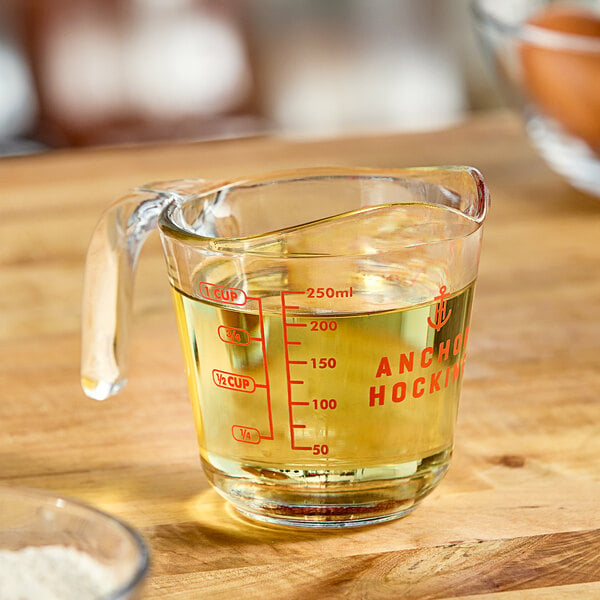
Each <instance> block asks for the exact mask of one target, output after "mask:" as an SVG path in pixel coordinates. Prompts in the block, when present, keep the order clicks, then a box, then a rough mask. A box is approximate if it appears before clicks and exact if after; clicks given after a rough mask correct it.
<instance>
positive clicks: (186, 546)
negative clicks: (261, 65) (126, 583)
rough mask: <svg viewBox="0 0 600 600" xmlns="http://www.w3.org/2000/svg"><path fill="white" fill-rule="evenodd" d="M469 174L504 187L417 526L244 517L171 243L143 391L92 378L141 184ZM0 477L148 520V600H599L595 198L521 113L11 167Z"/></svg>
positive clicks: (137, 357)
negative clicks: (570, 176)
mask: <svg viewBox="0 0 600 600" xmlns="http://www.w3.org/2000/svg"><path fill="white" fill-rule="evenodd" d="M435 164H470V165H473V166H475V167H477V168H479V169H480V170H481V171H482V172H483V174H484V176H485V177H486V180H487V182H488V185H489V187H490V189H491V194H492V209H491V211H490V214H489V218H488V221H487V223H486V226H485V234H484V246H483V253H482V260H481V268H480V277H479V280H478V285H477V290H476V295H475V303H474V311H473V318H472V326H471V333H470V341H469V344H470V348H469V358H468V360H467V367H466V371H465V379H464V382H463V393H462V399H461V406H460V410H459V420H458V426H457V431H456V446H455V456H454V458H453V462H452V466H451V468H450V471H449V473H448V475H447V477H446V478H445V480H444V481H443V482H442V484H441V485H440V486H439V488H438V489H437V490H436V491H435V492H434V493H433V494H432V495H431V496H430V497H428V498H427V499H426V500H425V501H424V503H423V504H422V505H421V507H419V508H418V509H417V510H416V511H415V512H414V513H412V514H411V515H410V516H408V517H406V518H405V519H402V520H399V521H395V522H392V523H388V524H385V525H379V526H374V527H369V528H362V529H356V530H346V531H337V532H326V533H322V532H314V531H294V530H289V529H284V528H276V527H266V526H263V525H258V524H256V523H252V522H250V521H248V520H246V519H244V518H242V517H240V516H237V515H236V513H235V512H234V511H233V510H232V509H231V508H230V507H229V506H228V505H226V504H225V503H224V501H223V500H222V499H221V498H220V497H219V496H218V495H217V494H216V493H215V492H214V491H212V490H211V489H210V487H209V485H208V484H207V482H206V479H205V477H204V475H203V474H202V472H201V469H200V464H199V459H198V456H197V447H196V438H195V432H194V427H193V422H192V415H191V409H190V407H189V401H188V397H187V390H186V383H185V378H184V374H183V361H182V358H181V353H180V348H179V341H178V338H177V332H176V326H175V318H174V314H173V310H172V305H171V298H170V294H169V289H168V283H167V278H166V274H165V267H164V261H163V258H162V255H161V252H160V249H159V245H158V243H157V240H155V239H154V240H152V241H151V242H150V243H149V244H148V246H147V247H146V248H145V250H144V251H143V253H142V257H141V261H140V270H139V275H138V280H137V284H136V294H135V314H134V325H133V333H132V335H133V343H132V351H133V355H132V365H131V373H130V383H129V384H128V386H127V388H126V389H125V390H124V391H123V392H122V393H121V395H119V396H118V397H116V398H113V399H110V400H108V401H106V402H104V403H98V402H94V401H92V400H88V399H86V398H85V397H84V396H83V393H82V392H81V390H80V387H79V330H80V317H81V310H80V302H81V300H80V298H81V285H82V274H83V266H84V257H85V251H86V247H87V243H88V241H89V237H90V235H91V232H92V228H93V226H94V223H95V221H96V220H97V218H98V217H99V214H100V212H101V210H102V209H103V208H104V207H105V206H106V205H107V204H108V203H109V202H111V201H112V200H114V199H115V198H117V197H118V196H120V195H123V194H124V193H125V192H126V191H127V190H128V188H130V187H132V186H135V185H137V184H140V183H144V182H147V181H153V180H165V179H174V178H180V177H205V178H209V179H213V178H214V179H222V178H230V177H234V176H239V175H245V174H250V173H256V172H264V171H271V170H277V169H281V168H288V167H299V166H312V165H321V166H322V165H340V166H341V165H344V166H382V167H384V166H385V167H392V166H410V165H435ZM0 265H1V269H0V289H1V290H2V294H1V295H0V390H1V396H0V483H8V484H10V485H23V486H29V487H38V488H43V489H48V490H54V491H57V492H60V493H61V494H66V495H69V496H74V497H76V498H79V499H81V500H84V501H86V502H90V503H92V504H94V505H96V506H98V507H99V508H102V509H104V510H108V511H110V512H112V513H114V514H116V515H117V516H119V517H121V518H123V519H125V520H127V521H128V522H129V523H130V524H132V525H133V526H135V527H137V528H138V529H139V530H140V531H141V533H142V534H143V535H144V536H145V538H146V539H147V541H148V542H149V545H150V547H151V551H152V559H153V562H152V571H151V574H150V577H149V579H148V582H147V586H146V597H147V598H149V599H152V598H170V599H175V600H179V599H183V598H211V599H212V598H228V599H230V598H236V597H242V598H245V599H247V600H251V599H259V598H260V599H270V598H273V599H302V600H306V599H312V598H320V599H329V598H352V599H354V598H359V599H363V598H364V599H399V598H406V599H410V600H412V599H417V598H419V599H420V598H430V599H445V600H450V599H454V600H457V599H458V598H461V599H462V598H469V599H471V600H474V599H478V600H483V599H485V600H492V599H494V600H515V599H517V598H518V599H520V598H523V599H525V600H546V599H552V600H554V599H562V598H569V599H574V598H577V599H588V598H600V509H599V503H600V481H599V480H600V398H599V396H600V199H598V200H594V199H592V198H590V197H587V196H585V195H583V194H581V193H579V192H576V191H574V190H572V189H571V188H569V187H568V186H567V184H566V183H564V182H563V181H562V180H561V179H559V178H558V177H557V176H556V175H554V174H552V173H551V172H550V171H549V170H548V168H547V167H546V166H545V165H544V164H543V163H542V161H541V160H540V159H539V158H538V157H537V156H536V155H535V153H534V152H533V150H532V149H531V147H530V146H529V144H528V142H527V141H526V139H525V137H524V135H523V132H522V128H521V125H520V124H519V123H518V122H517V121H516V120H515V119H514V118H513V117H512V116H510V115H508V114H505V113H498V114H492V115H485V116H482V117H479V118H476V119H473V120H470V121H468V122H466V123H464V124H461V125H459V126H457V127H455V128H453V129H450V130H446V131H436V132H430V133H426V134H414V135H385V136H382V135H372V136H364V137H360V138H346V139H327V140H314V141H306V140H305V141H294V140H286V139H277V138H263V139H242V140H228V141H215V142H208V143H198V144H187V145H168V146H146V147H131V148H120V149H99V150H88V151H76V152H70V151H69V152H52V153H47V154H42V155H38V156H32V157H24V158H11V159H2V160H1V161H0Z"/></svg>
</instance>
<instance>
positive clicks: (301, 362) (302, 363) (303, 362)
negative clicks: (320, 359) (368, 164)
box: [290, 360, 308, 365]
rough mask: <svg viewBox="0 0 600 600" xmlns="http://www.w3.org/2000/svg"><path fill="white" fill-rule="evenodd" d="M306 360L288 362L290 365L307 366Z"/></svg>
mask: <svg viewBox="0 0 600 600" xmlns="http://www.w3.org/2000/svg"><path fill="white" fill-rule="evenodd" d="M307 364H308V361H307V360H290V365H307Z"/></svg>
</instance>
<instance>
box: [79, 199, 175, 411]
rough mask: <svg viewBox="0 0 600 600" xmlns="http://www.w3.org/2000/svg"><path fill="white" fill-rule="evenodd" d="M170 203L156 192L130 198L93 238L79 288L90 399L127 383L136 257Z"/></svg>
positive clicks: (114, 209)
mask: <svg viewBox="0 0 600 600" xmlns="http://www.w3.org/2000/svg"><path fill="white" fill-rule="evenodd" d="M170 200H172V197H170V196H169V195H168V194H165V193H161V192H154V191H152V192H151V191H136V192H133V193H130V194H129V195H127V196H125V197H124V198H122V199H121V200H119V201H118V202H116V203H114V204H113V205H112V206H110V207H109V208H108V209H107V210H106V211H105V212H104V214H103V215H102V217H101V218H100V221H99V222H98V224H97V225H96V228H95V230H94V233H93V235H92V239H91V242H90V245H89V248H88V253H87V259H86V267H85V275H84V284H83V306H82V338H81V386H82V388H83V391H84V392H85V394H86V395H87V396H89V397H91V398H94V399H95V400H104V399H106V398H108V397H109V396H111V395H113V394H116V393H117V392H118V391H119V390H120V389H121V388H122V387H123V386H124V385H125V383H126V382H127V367H128V350H129V321H130V317H131V304H132V292H133V280H134V272H135V267H136V263H137V258H138V255H139V252H140V250H141V247H142V245H143V243H144V241H145V240H146V237H147V236H148V234H149V233H150V232H151V231H152V230H153V229H155V228H156V225H157V222H158V216H159V215H160V213H161V211H162V209H163V208H164V206H165V205H166V204H167V203H168V202H169V201H170Z"/></svg>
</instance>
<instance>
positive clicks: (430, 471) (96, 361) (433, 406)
mask: <svg viewBox="0 0 600 600" xmlns="http://www.w3.org/2000/svg"><path fill="white" fill-rule="evenodd" d="M488 202H489V198H488V192H487V188H486V186H485V184H484V182H483V179H482V177H481V175H480V173H479V172H478V171H477V170H475V169H473V168H470V167H447V168H415V169H384V170H372V169H338V168H336V169H304V170H296V171H290V172H285V173H277V174H270V175H265V176H257V177H248V178H245V179H242V180H238V181H233V182H226V183H221V184H218V183H210V182H206V181H201V180H186V181H175V182H167V183H159V184H151V185H147V186H143V187H140V188H138V189H137V190H135V191H134V192H132V193H131V194H129V195H128V196H126V197H125V198H123V199H122V200H120V201H118V202H117V203H115V204H114V205H112V206H111V207H110V208H109V209H108V210H107V211H106V212H105V214H104V215H103V217H102V218H101V220H100V222H99V224H98V226H97V228H96V230H95V232H94V235H93V238H92V240H91V243H90V249H89V252H88V259H87V266H86V276H85V285H84V303H83V309H84V310H83V339H82V386H83V389H84V391H85V393H86V394H87V395H88V396H90V397H92V398H96V399H104V398H106V397H108V396H109V395H111V394H113V393H116V392H117V391H118V390H119V389H120V388H121V387H122V386H123V385H124V384H125V382H126V378H127V350H128V348H127V346H128V323H129V320H130V311H131V296H132V289H133V275H134V270H135V265H136V261H137V256H138V253H139V250H140V248H141V245H142V244H143V242H144V240H145V238H146V236H147V234H148V233H149V232H151V231H152V230H153V229H154V228H155V227H157V226H158V228H159V230H160V235H161V240H162V244H163V249H164V253H165V258H166V263H167V270H168V275H169V279H170V283H171V285H172V289H173V297H174V303H175V310H176V313H177V320H178V326H179V333H180V337H181V342H182V348H183V354H184V357H185V364H186V372H187V379H188V384H189V391H190V396H191V401H192V408H193V414H194V418H195V423H196V429H197V434H198V443H199V447H200V456H201V460H202V464H203V467H204V471H205V473H206V476H207V477H208V479H209V481H210V482H211V484H212V485H213V486H214V487H215V489H216V490H217V491H218V492H219V493H220V494H221V495H223V496H224V497H225V498H227V499H228V500H229V501H230V502H231V503H232V504H233V505H234V506H235V507H236V508H237V509H238V510H240V511H241V512H243V513H245V514H246V515H248V516H250V517H253V518H255V519H259V520H263V521H269V522H275V523H281V524H289V525H298V526H314V527H342V526H351V525H362V524H367V523H372V522H377V521H384V520H388V519H393V518H397V517H400V516H403V515H405V514H407V513H408V512H410V511H411V510H413V509H414V508H415V507H416V506H417V505H418V503H419V502H420V501H421V500H422V498H423V497H424V496H425V495H427V494H428V493H429V492H431V490H433V488H434V487H435V486H436V485H437V484H438V483H439V481H440V480H441V478H442V477H443V475H444V473H445V472H446V470H447V468H448V465H449V461H450V457H451V453H452V444H453V433H454V423H455V420H456V413H457V407H458V398H459V393H460V385H461V380H462V375H463V371H464V365H465V357H466V346H467V341H468V337H469V318H470V311H471V301H472V296H473V288H474V282H475V279H476V275H477V268H478V262H479V253H480V246H481V234H482V224H483V220H484V218H485V214H486V209H487V205H488Z"/></svg>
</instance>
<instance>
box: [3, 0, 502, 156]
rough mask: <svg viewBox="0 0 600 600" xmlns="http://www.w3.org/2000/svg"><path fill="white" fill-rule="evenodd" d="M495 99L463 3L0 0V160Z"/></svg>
mask: <svg viewBox="0 0 600 600" xmlns="http://www.w3.org/2000/svg"><path fill="white" fill-rule="evenodd" d="M499 104H500V100H499V98H498V95H497V92H496V88H495V86H494V84H493V82H492V81H491V80H490V78H489V75H486V69H485V66H484V64H483V57H482V56H481V51H480V50H479V49H478V46H477V40H476V38H475V34H474V30H473V25H472V21H471V17H470V14H469V4H468V0H452V1H451V2H449V1H446V2H442V1H440V0H418V1H417V0H0V154H2V155H5V156H6V155H14V154H19V153H27V152H36V151H43V150H46V149H52V148H66V147H81V146H97V145H105V144H121V143H128V144H131V143H140V142H156V141H163V140H200V139H214V138H221V137H233V136H241V135H254V134H261V133H272V132H277V133H282V134H291V135H296V136H297V135H306V136H329V135H340V134H351V133H364V132H382V131H406V130H411V131H414V130H423V129H431V128H436V127H444V126H448V125H450V124H452V123H454V122H456V121H459V120H461V119H463V118H465V116H466V115H468V114H469V113H471V112H472V111H478V110H486V109H490V108H492V107H495V106H497V105H499Z"/></svg>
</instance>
